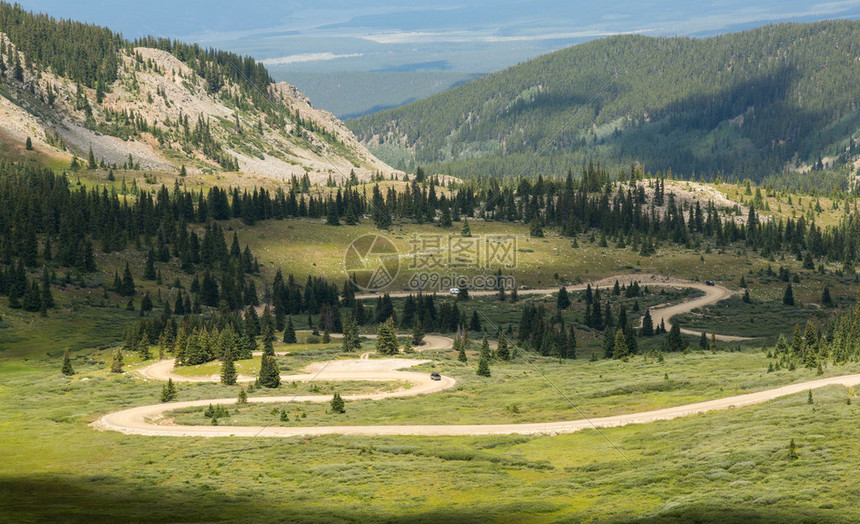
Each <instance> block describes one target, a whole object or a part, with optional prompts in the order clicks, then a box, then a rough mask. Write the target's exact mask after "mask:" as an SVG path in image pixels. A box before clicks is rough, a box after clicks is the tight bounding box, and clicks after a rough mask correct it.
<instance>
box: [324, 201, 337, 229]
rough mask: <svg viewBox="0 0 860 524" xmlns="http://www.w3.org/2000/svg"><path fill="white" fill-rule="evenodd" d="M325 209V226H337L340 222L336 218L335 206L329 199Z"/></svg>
mask: <svg viewBox="0 0 860 524" xmlns="http://www.w3.org/2000/svg"><path fill="white" fill-rule="evenodd" d="M326 208H327V212H326V224H328V225H330V226H339V225H340V220H339V219H338V216H337V205H336V204H335V203H334V202H333V201H332V200H331V199H329V201H328V203H327V205H326Z"/></svg>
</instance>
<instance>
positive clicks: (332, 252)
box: [233, 219, 767, 290]
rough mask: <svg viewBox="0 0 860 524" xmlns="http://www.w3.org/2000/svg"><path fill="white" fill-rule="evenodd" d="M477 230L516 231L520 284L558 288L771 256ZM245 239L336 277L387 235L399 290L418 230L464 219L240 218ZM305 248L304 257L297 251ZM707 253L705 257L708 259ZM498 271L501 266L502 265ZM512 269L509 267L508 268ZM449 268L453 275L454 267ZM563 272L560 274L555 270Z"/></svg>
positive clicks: (697, 271) (731, 269) (272, 256)
mask: <svg viewBox="0 0 860 524" xmlns="http://www.w3.org/2000/svg"><path fill="white" fill-rule="evenodd" d="M469 224H470V227H471V230H472V234H473V236H479V235H499V234H502V235H514V236H516V239H517V250H518V251H517V262H516V268H514V269H513V270H511V271H510V274H512V275H513V276H514V277H515V278H516V280H517V282H518V284H521V285H529V286H532V287H553V286H556V285H560V284H561V283H562V282H568V283H569V282H586V281H589V280H594V279H599V278H603V277H606V276H610V275H615V274H621V273H633V272H643V273H664V274H675V275H684V276H685V277H686V278H690V279H693V280H731V279H734V278H736V275H737V274H738V272H739V270H742V271H746V270H747V269H749V270H754V271H758V270H760V269H763V268H764V267H766V265H767V263H766V261H764V260H762V259H760V258H758V257H756V256H755V255H754V254H751V253H749V254H747V253H744V252H743V250H740V251H738V250H734V249H733V250H726V251H724V252H722V253H720V252H718V251H716V250H714V251H712V252H711V253H705V252H704V250H696V249H681V248H678V247H677V246H674V245H673V246H669V245H666V246H664V248H662V249H658V252H657V254H656V255H654V256H651V257H640V256H639V255H638V252H634V251H632V250H630V249H629V248H628V249H617V248H615V247H605V248H603V247H599V245H598V242H597V241H595V242H594V243H592V242H591V241H590V239H589V237H587V236H585V235H583V236H580V237H579V238H578V239H577V242H578V245H579V247H578V248H573V247H572V242H573V239H571V238H567V237H562V236H560V235H558V234H556V233H554V232H548V233H547V237H546V238H530V237H529V234H528V226H525V225H522V224H509V223H501V222H482V221H478V220H470V221H469ZM233 225H234V227H235V229H236V231H237V232H238V234H239V240H240V242H241V243H242V244H243V245H244V244H245V243H247V244H249V245H250V246H251V249H252V250H253V252H254V253H256V254H258V256H259V259H260V263H261V265H263V266H264V267H265V268H267V270H268V271H270V272H274V271H275V270H276V269H277V268H282V270H283V271H284V272H285V273H293V274H294V275H296V277H297V278H300V279H304V278H306V277H307V275H309V274H312V275H326V276H328V277H329V278H331V279H333V280H334V281H336V282H340V281H342V280H345V279H346V278H347V275H346V273H345V272H344V267H345V266H344V254H345V250H346V247H347V246H349V244H350V242H352V241H353V240H355V239H356V238H358V237H360V236H362V235H366V234H373V235H376V234H383V235H385V236H386V237H388V238H389V239H390V240H391V241H392V242H393V243H394V244H395V246H396V247H397V249H398V252H399V253H400V255H401V264H400V267H401V271H400V274H399V277H398V278H397V280H396V281H395V284H393V285H392V286H391V287H390V288H389V289H390V290H399V289H402V288H404V286H406V285H407V283H408V281H409V278H410V277H412V276H413V275H414V274H415V271H414V270H410V269H409V267H410V265H411V264H412V262H413V256H412V247H411V245H410V244H409V240H410V238H412V236H413V235H418V234H443V235H449V234H450V235H453V236H455V237H456V236H459V232H460V227H461V225H460V224H455V225H454V226H453V227H452V228H450V229H442V228H438V227H435V226H428V225H417V224H404V225H402V226H396V227H395V230H394V232H393V233H391V234H389V233H381V232H379V231H378V230H377V229H376V228H375V227H374V226H373V224H372V223H369V222H367V221H365V222H363V223H362V224H359V225H357V226H339V227H333V226H327V225H325V224H324V220H310V219H302V220H282V221H268V222H265V223H261V224H257V225H255V226H253V227H247V226H244V225H243V224H240V223H238V222H234V224H233ZM297 253H301V254H302V255H301V256H296V254H297ZM702 259H704V260H702ZM486 272H487V270H480V269H468V268H467V269H466V270H463V271H461V270H456V271H453V273H455V274H458V275H459V274H464V275H467V276H472V275H476V274H484V273H486ZM491 272H495V268H493V269H492V271H491ZM505 272H506V273H508V270H505ZM446 274H447V273H446ZM556 274H557V275H558V279H556V278H555V275H556Z"/></svg>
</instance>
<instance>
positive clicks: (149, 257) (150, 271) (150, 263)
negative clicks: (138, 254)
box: [143, 248, 156, 280]
mask: <svg viewBox="0 0 860 524" xmlns="http://www.w3.org/2000/svg"><path fill="white" fill-rule="evenodd" d="M155 277H156V274H155V250H154V249H152V248H149V253H147V254H146V267H145V269H144V270H143V279H144V280H155Z"/></svg>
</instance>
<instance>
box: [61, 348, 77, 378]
mask: <svg viewBox="0 0 860 524" xmlns="http://www.w3.org/2000/svg"><path fill="white" fill-rule="evenodd" d="M62 372H63V375H66V376H71V375H74V374H75V371H74V370H73V369H72V358H71V357H70V356H69V350H68V349H66V350H65V351H64V352H63V368H62Z"/></svg>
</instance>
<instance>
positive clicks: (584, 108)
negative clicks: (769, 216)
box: [348, 21, 860, 180]
mask: <svg viewBox="0 0 860 524" xmlns="http://www.w3.org/2000/svg"><path fill="white" fill-rule="evenodd" d="M858 57H860V22H857V21H827V22H819V23H811V24H779V25H769V26H764V27H760V28H756V29H753V30H750V31H745V32H741V33H734V34H727V35H722V36H717V37H713V38H708V39H693V38H681V37H674V38H651V37H645V36H636V35H625V36H616V37H611V38H606V39H602V40H596V41H592V42H588V43H585V44H581V45H577V46H574V47H571V48H568V49H565V50H562V51H558V52H555V53H552V54H548V55H545V56H542V57H540V58H537V59H534V60H531V61H528V62H525V63H523V64H520V65H517V66H514V67H511V68H509V69H506V70H503V71H500V72H497V73H493V74H490V75H487V76H485V77H482V78H480V79H477V80H475V81H472V82H469V83H467V84H464V85H461V86H458V87H456V88H454V89H451V90H449V91H446V92H444V93H441V94H439V95H435V96H433V97H430V98H427V99H424V100H420V101H418V102H415V103H412V104H409V105H407V106H403V107H400V108H396V109H392V110H389V111H385V112H381V113H377V114H374V115H369V116H365V117H362V118H358V119H356V120H352V121H349V122H348V126H349V127H350V128H351V129H352V130H353V131H354V132H355V133H356V134H357V135H358V136H359V138H361V139H362V140H363V141H364V142H365V143H366V144H369V145H370V146H371V147H372V149H373V150H374V152H375V153H377V155H378V156H380V157H381V158H383V159H384V160H385V159H395V158H403V155H402V152H403V151H404V150H408V151H409V152H411V153H413V154H414V162H415V163H417V164H423V165H430V166H431V167H430V169H431V170H433V171H439V172H444V171H446V170H449V171H450V172H451V173H452V174H455V175H460V176H470V175H472V176H487V175H498V174H511V173H513V172H515V171H517V170H518V169H519V168H521V167H524V166H526V165H527V164H528V165H529V167H528V169H527V172H528V173H531V174H534V173H539V172H542V173H553V172H554V173H558V172H563V171H564V170H566V169H568V168H569V167H571V166H577V165H582V164H583V163H586V162H587V161H589V160H593V161H600V162H601V163H602V164H603V165H606V166H608V167H610V168H614V167H616V166H625V165H629V164H630V163H631V162H641V163H643V164H644V166H645V169H646V170H647V171H650V172H657V171H667V170H669V169H672V170H673V171H675V172H679V173H682V174H683V175H684V176H691V175H693V174H695V175H701V176H706V177H707V176H716V174H718V173H722V175H723V177H724V178H726V177H729V178H737V179H743V178H750V179H754V180H761V179H763V178H764V177H766V176H767V175H771V174H775V173H779V172H781V171H783V169H784V167H785V165H786V164H787V163H791V162H795V161H803V162H806V163H808V164H810V165H814V164H817V163H818V161H819V160H820V158H821V157H824V156H828V155H831V156H835V155H838V154H840V153H843V152H844V150H845V149H846V148H847V147H848V146H849V142H850V138H851V137H853V136H855V135H856V134H857V130H858V128H860V112H858V107H857V100H858V99H860V68H858V67H857V65H856V64H857V61H858ZM616 74H617V77H616V78H615V79H614V80H612V81H610V79H611V78H612V77H613V75H616ZM604 85H606V88H605V90H603V91H600V89H601V87H603V86H604ZM592 98H593V99H592ZM568 122H569V126H567V127H566V128H565V124H566V123H568ZM560 131H561V133H560V135H559V136H558V137H557V138H556V139H555V140H554V141H553V142H552V144H551V146H550V147H549V148H547V149H546V150H545V151H542V152H541V154H540V155H538V157H537V158H535V159H532V156H533V155H534V152H535V151H538V150H539V149H540V148H541V147H542V146H543V145H544V144H545V143H546V142H547V141H548V140H549V139H550V138H551V137H553V136H554V135H555V134H556V133H558V132H560ZM795 154H797V155H798V156H797V158H795ZM842 160H844V158H843V159H842ZM396 167H401V168H409V167H412V166H408V165H399V166H396Z"/></svg>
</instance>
